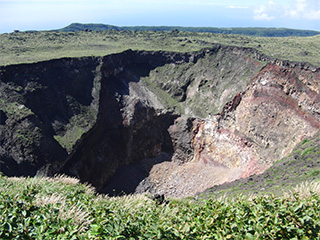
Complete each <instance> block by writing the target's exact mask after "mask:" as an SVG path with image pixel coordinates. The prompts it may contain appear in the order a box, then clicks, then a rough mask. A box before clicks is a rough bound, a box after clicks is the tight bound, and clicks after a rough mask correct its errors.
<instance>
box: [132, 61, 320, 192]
mask: <svg viewBox="0 0 320 240" xmlns="http://www.w3.org/2000/svg"><path fill="white" fill-rule="evenodd" d="M307 79H309V80H307ZM319 80H320V75H319V69H313V70H308V69H305V68H303V67H300V66H294V67H287V66H286V67H284V66H278V65H275V64H268V65H267V66H266V67H265V68H263V69H262V70H261V71H260V72H259V73H258V74H257V75H256V76H255V77H254V78H253V79H252V80H251V83H250V84H249V85H248V86H247V88H246V89H245V90H244V91H243V92H239V93H238V94H237V95H235V96H234V98H233V99H232V101H230V102H229V103H227V104H226V105H225V106H224V108H223V109H222V111H221V113H220V114H218V115H215V116H211V117H208V118H206V119H204V120H202V119H195V120H193V121H192V124H191V125H192V127H190V123H189V124H188V125H189V127H188V129H190V128H191V130H190V131H189V132H190V135H189V136H191V137H190V138H191V143H192V146H191V147H190V149H192V151H193V154H192V158H189V159H190V161H189V162H187V163H185V164H182V165H181V164H180V165H179V164H176V163H174V162H170V163H164V164H162V165H157V166H155V167H154V168H153V169H152V170H151V174H150V176H149V178H148V179H147V180H146V181H144V182H142V183H141V184H140V185H139V187H138V189H137V190H138V191H139V192H143V191H145V189H151V191H153V190H154V189H156V191H161V192H163V193H165V194H168V195H174V196H187V195H191V194H194V193H196V192H197V191H198V192H201V191H203V190H205V189H206V188H208V187H209V186H213V185H215V184H221V183H223V182H228V181H232V180H235V179H238V178H243V177H248V176H250V175H253V174H259V173H262V172H263V171H265V170H266V169H267V168H269V167H270V166H271V165H272V164H273V163H274V162H275V161H276V160H278V159H280V158H283V157H284V156H286V155H287V154H289V153H290V152H291V151H292V150H293V148H294V147H295V146H296V145H297V144H298V143H299V142H300V141H301V140H302V139H304V138H306V137H310V136H313V135H314V134H315V133H316V132H317V131H318V129H319V127H320V118H319V97H320V95H319ZM189 121H191V120H190V119H189ZM171 129H172V127H171ZM175 132H180V131H179V130H176V129H174V133H175ZM184 159H186V158H184Z"/></svg>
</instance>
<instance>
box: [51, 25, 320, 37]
mask: <svg viewBox="0 0 320 240" xmlns="http://www.w3.org/2000/svg"><path fill="white" fill-rule="evenodd" d="M106 30H117V31H175V30H178V31H184V32H209V33H219V34H240V35H247V36H258V37H290V36H299V37H310V36H314V35H318V34H320V32H317V31H311V30H297V29H288V28H214V27H178V26H134V27H119V26H113V25H107V24H81V23H72V24H70V25H69V26H66V27H64V28H62V29H58V30H56V31H62V32H76V31H106Z"/></svg>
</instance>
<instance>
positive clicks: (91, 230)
mask: <svg viewBox="0 0 320 240" xmlns="http://www.w3.org/2000/svg"><path fill="white" fill-rule="evenodd" d="M284 193H285V194H283V195H282V196H279V197H274V196H273V195H266V196H262V195H261V196H260V195H256V196H253V195H252V196H251V197H250V198H247V197H242V196H238V197H237V198H232V199H231V198H230V199H228V198H223V197H221V198H219V199H207V200H204V201H201V202H197V201H192V200H175V199H169V200H168V201H167V202H165V203H162V204H159V203H157V202H156V201H154V200H152V199H150V198H149V197H147V196H142V195H136V196H125V197H114V198H110V197H107V196H100V195H96V194H95V193H94V190H93V189H92V187H90V186H88V185H83V184H79V182H78V181H77V180H76V179H73V178H68V177H65V176H57V177H55V178H8V177H4V176H1V177H0V212H1V214H0V239H316V238H319V237H320V214H319V209H318V207H319V204H320V195H319V194H320V185H319V183H318V182H309V183H306V184H304V185H300V186H298V187H297V188H296V189H295V190H294V191H292V192H289V191H287V192H286V191H284Z"/></svg>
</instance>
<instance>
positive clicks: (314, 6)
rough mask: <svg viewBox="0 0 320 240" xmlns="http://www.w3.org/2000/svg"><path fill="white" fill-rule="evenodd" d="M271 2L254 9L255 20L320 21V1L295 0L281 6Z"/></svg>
mask: <svg viewBox="0 0 320 240" xmlns="http://www.w3.org/2000/svg"><path fill="white" fill-rule="evenodd" d="M279 2H280V1H278V3H276V2H274V1H269V2H268V3H267V4H265V5H260V6H257V7H256V8H255V9H254V12H253V13H254V19H255V20H268V21H270V20H274V19H276V18H283V17H286V18H292V19H296V20H297V19H305V20H320V1H319V0H294V2H293V3H290V2H287V4H281V3H279Z"/></svg>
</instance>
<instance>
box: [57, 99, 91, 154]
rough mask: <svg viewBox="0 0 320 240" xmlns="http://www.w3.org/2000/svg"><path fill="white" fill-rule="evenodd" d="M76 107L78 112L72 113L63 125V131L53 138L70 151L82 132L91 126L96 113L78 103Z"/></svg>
mask: <svg viewBox="0 0 320 240" xmlns="http://www.w3.org/2000/svg"><path fill="white" fill-rule="evenodd" d="M74 107H76V108H78V110H79V114H77V115H74V116H73V117H72V118H71V119H70V122H69V123H68V124H66V125H65V127H64V131H62V132H59V133H58V134H57V135H55V136H54V139H55V140H56V141H57V142H58V143H59V144H60V145H61V146H62V147H63V148H64V149H66V150H67V152H68V153H70V152H71V151H72V149H73V147H74V145H75V144H76V142H77V141H78V140H79V139H80V138H81V136H82V134H84V133H86V132H88V130H89V129H90V128H91V127H92V126H93V124H94V122H95V120H96V118H97V113H96V112H95V111H94V110H92V109H91V108H90V107H88V106H84V105H81V104H78V105H76V106H74Z"/></svg>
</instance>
